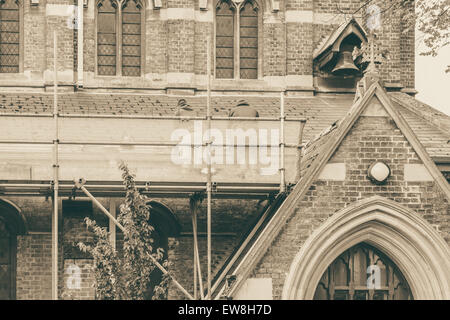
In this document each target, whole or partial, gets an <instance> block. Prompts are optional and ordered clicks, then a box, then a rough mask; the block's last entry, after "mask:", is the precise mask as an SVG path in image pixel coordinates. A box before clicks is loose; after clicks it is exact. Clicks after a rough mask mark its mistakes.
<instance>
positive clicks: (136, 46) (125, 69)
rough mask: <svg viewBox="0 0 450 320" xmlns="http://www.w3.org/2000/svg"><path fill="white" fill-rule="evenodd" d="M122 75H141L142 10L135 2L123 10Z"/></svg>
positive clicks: (131, 2)
mask: <svg viewBox="0 0 450 320" xmlns="http://www.w3.org/2000/svg"><path fill="white" fill-rule="evenodd" d="M122 75H124V76H140V75H141V10H140V8H139V6H138V5H136V3H135V2H134V1H128V2H127V3H126V4H125V6H124V8H123V9H122Z"/></svg>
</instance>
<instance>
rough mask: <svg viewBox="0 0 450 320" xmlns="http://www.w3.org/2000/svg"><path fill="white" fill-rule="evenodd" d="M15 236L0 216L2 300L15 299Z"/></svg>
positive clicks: (0, 292)
mask: <svg viewBox="0 0 450 320" xmlns="http://www.w3.org/2000/svg"><path fill="white" fill-rule="evenodd" d="M13 235H14V233H13V232H11V230H9V229H8V227H7V225H6V222H5V221H4V219H3V218H2V217H1V216H0V300H11V299H15V291H16V290H15V278H16V276H15V275H16V273H15V257H16V243H15V237H14V236H13Z"/></svg>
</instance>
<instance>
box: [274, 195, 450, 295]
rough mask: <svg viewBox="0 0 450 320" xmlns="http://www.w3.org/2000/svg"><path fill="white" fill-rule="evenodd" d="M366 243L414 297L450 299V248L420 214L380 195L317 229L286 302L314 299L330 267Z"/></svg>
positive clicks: (298, 261)
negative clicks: (396, 272)
mask: <svg viewBox="0 0 450 320" xmlns="http://www.w3.org/2000/svg"><path fill="white" fill-rule="evenodd" d="M361 242H366V243H368V244H370V245H372V246H374V247H376V248H377V249H379V250H380V251H382V252H383V253H384V254H386V255H387V256H388V257H389V258H390V259H391V260H392V261H393V262H394V263H395V264H396V265H397V266H398V268H399V269H400V270H401V271H402V273H403V275H404V276H405V278H406V280H407V282H408V284H409V285H410V288H411V291H412V294H413V296H414V299H419V300H422V299H450V274H449V273H448V270H450V248H449V246H448V244H447V243H446V242H445V241H444V240H443V239H442V237H441V236H440V235H439V234H438V233H437V231H436V230H435V229H433V228H432V227H431V226H430V225H429V224H428V222H426V221H425V220H424V219H423V218H422V217H420V216H419V215H418V214H417V213H416V212H414V211H411V210H410V209H407V208H405V207H403V206H401V205H400V204H398V203H397V202H394V201H392V200H388V199H386V198H383V197H379V196H375V197H371V198H368V199H364V200H361V201H359V202H357V203H355V204H353V205H351V206H349V207H347V208H345V209H342V210H341V211H339V212H337V213H335V214H334V215H333V216H331V217H330V218H329V219H328V220H327V221H326V222H325V223H324V224H322V225H321V226H320V227H319V228H318V229H317V230H316V231H314V233H313V234H312V235H311V236H310V237H309V238H308V239H307V241H306V242H305V243H304V245H303V246H302V248H301V249H300V251H299V252H298V253H297V255H296V256H295V258H294V260H293V262H292V264H291V267H290V270H289V273H288V276H287V277H286V280H285V283H284V287H283V293H282V299H312V298H313V296H314V292H315V289H316V286H317V284H318V282H319V280H320V277H321V276H322V274H323V272H324V271H325V270H326V269H327V268H328V266H329V265H330V264H331V263H332V262H333V261H334V260H335V259H336V258H337V257H338V256H339V255H340V254H341V253H342V252H344V251H345V250H347V249H349V248H351V247H352V246H354V245H356V244H358V243H361Z"/></svg>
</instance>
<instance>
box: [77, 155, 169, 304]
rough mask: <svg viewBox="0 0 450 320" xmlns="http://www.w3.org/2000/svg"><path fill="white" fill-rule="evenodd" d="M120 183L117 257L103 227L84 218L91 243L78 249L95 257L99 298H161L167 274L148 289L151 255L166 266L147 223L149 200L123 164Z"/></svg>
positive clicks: (150, 226) (165, 290) (96, 284)
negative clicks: (123, 193)
mask: <svg viewBox="0 0 450 320" xmlns="http://www.w3.org/2000/svg"><path fill="white" fill-rule="evenodd" d="M120 169H121V170H122V179H123V184H124V186H125V190H126V196H125V200H124V202H123V203H122V204H121V205H120V214H119V216H118V219H117V220H118V222H119V223H120V224H121V225H122V226H123V227H124V232H123V237H124V241H123V252H122V255H121V256H119V254H118V252H117V251H116V250H115V249H114V248H113V246H112V245H111V243H110V241H109V233H108V231H107V229H106V228H104V227H100V226H98V225H97V223H96V222H95V221H93V220H91V219H89V218H86V219H85V221H86V225H87V227H88V228H89V229H90V230H91V231H92V232H93V233H94V243H93V245H86V244H84V243H79V244H78V246H79V248H80V249H81V250H82V251H84V252H89V253H90V254H91V255H92V257H93V258H94V266H93V269H94V278H95V289H96V298H97V299H100V300H122V299H127V300H143V299H148V298H151V299H161V298H164V297H165V295H166V293H167V286H168V284H169V277H168V276H164V277H163V279H162V281H161V283H160V284H159V285H158V286H156V288H155V290H154V291H153V292H150V293H149V292H148V291H149V285H150V275H151V273H152V271H153V270H154V269H155V268H156V266H155V264H154V262H153V259H152V256H153V257H154V258H155V259H156V260H157V261H158V262H160V263H162V265H163V266H164V267H165V268H167V267H168V262H167V260H166V261H164V262H162V260H163V253H164V252H163V249H161V248H154V246H153V244H154V239H153V237H152V233H153V231H154V228H153V226H152V225H151V224H150V223H149V220H150V214H151V208H150V207H149V206H148V205H147V202H148V199H147V197H146V196H144V195H142V194H141V193H140V192H139V190H138V189H137V188H136V185H135V177H134V175H133V174H132V173H131V172H130V171H129V169H128V167H127V166H126V165H125V164H124V163H122V164H121V165H120Z"/></svg>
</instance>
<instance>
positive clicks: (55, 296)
mask: <svg viewBox="0 0 450 320" xmlns="http://www.w3.org/2000/svg"><path fill="white" fill-rule="evenodd" d="M57 45H58V41H57V36H56V30H54V31H53V69H54V80H53V122H54V126H55V136H54V139H53V192H54V194H53V219H52V299H53V300H58V189H59V163H58V161H59V160H58V142H59V141H58V139H59V132H58V92H57V90H58V84H57V81H58V78H57V77H58V70H57Z"/></svg>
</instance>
